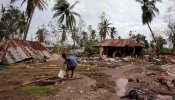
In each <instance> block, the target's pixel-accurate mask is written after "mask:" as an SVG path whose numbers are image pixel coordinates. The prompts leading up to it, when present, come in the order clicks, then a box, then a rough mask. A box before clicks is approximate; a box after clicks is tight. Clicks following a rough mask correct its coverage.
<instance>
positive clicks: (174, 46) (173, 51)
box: [171, 35, 175, 55]
mask: <svg viewBox="0 0 175 100" xmlns="http://www.w3.org/2000/svg"><path fill="white" fill-rule="evenodd" d="M174 36H175V35H174ZM174 36H173V38H175V37H174ZM172 43H173V49H172V51H171V53H172V54H173V55H175V39H173V41H172Z"/></svg>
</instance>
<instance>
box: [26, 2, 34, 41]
mask: <svg viewBox="0 0 175 100" xmlns="http://www.w3.org/2000/svg"><path fill="white" fill-rule="evenodd" d="M35 8H36V5H35V6H34V8H33V10H32V12H31V14H30V16H29V18H28V20H27V24H26V27H25V30H24V37H23V40H26V38H27V35H28V31H29V27H30V23H31V21H32V17H33V14H34V12H35Z"/></svg>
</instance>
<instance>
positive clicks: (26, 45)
mask: <svg viewBox="0 0 175 100" xmlns="http://www.w3.org/2000/svg"><path fill="white" fill-rule="evenodd" d="M44 56H46V57H49V56H50V54H49V51H48V50H47V49H46V48H45V47H44V46H43V45H42V44H40V43H39V42H34V41H26V40H19V39H11V40H5V41H2V42H0V61H2V62H3V63H6V64H11V63H15V62H18V61H22V60H24V59H26V58H30V57H34V58H38V59H41V58H43V57H44Z"/></svg>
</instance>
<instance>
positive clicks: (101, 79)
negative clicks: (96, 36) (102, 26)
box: [0, 59, 175, 100]
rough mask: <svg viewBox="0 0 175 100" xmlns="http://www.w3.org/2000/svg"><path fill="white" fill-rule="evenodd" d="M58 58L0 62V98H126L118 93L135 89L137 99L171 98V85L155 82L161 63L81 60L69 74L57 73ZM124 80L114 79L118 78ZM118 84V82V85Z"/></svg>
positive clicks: (13, 99)
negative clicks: (27, 61)
mask: <svg viewBox="0 0 175 100" xmlns="http://www.w3.org/2000/svg"><path fill="white" fill-rule="evenodd" d="M61 64H62V60H59V61H48V62H46V63H38V62H35V63H32V64H31V63H25V62H21V63H17V64H12V65H0V79H1V81H0V100H129V98H128V97H127V96H124V98H120V97H119V94H120V93H119V92H121V91H120V89H121V88H120V84H126V87H125V89H124V90H125V92H124V94H126V95H127V94H128V92H129V91H130V90H136V91H137V93H138V95H139V98H138V99H140V100H173V96H174V95H175V93H174V92H175V87H174V86H170V87H169V88H170V89H169V88H168V87H167V86H166V85H164V84H162V83H161V82H159V80H158V78H160V76H161V75H162V73H164V71H163V70H161V68H159V67H160V66H161V65H158V64H156V63H152V62H148V61H146V60H141V59H136V60H135V61H128V62H125V61H115V62H114V61H112V62H111V61H94V60H89V61H86V62H81V63H80V64H79V65H78V66H77V68H76V71H75V75H74V77H73V78H71V79H69V80H66V79H60V78H58V77H57V75H58V72H59V70H60V67H61ZM122 79H124V80H127V83H122V81H121V83H118V82H119V80H122ZM121 86H122V85H121Z"/></svg>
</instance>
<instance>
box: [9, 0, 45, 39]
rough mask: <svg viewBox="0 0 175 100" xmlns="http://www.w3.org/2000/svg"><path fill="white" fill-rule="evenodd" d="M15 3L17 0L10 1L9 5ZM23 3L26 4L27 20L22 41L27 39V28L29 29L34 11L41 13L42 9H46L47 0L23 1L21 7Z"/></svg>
mask: <svg viewBox="0 0 175 100" xmlns="http://www.w3.org/2000/svg"><path fill="white" fill-rule="evenodd" d="M15 1H17V0H11V3H14V2H15ZM25 2H27V7H26V13H27V20H26V26H25V30H24V37H23V39H24V40H26V38H27V35H28V31H29V27H30V24H31V21H32V18H33V14H34V12H35V9H36V8H38V9H39V10H41V11H43V10H44V9H46V6H47V0H23V2H22V4H21V5H23V4H24V3H25Z"/></svg>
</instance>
